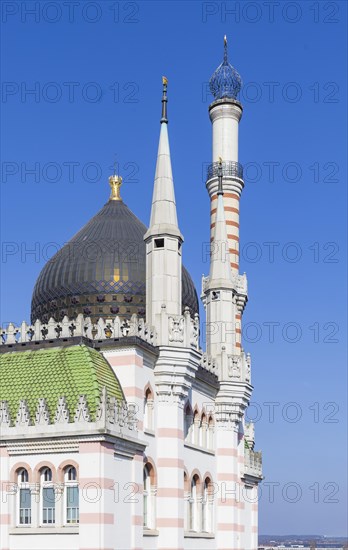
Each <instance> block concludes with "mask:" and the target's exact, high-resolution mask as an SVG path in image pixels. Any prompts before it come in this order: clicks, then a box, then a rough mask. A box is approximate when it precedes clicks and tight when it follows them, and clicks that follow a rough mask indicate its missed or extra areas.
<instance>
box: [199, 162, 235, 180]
mask: <svg viewBox="0 0 348 550" xmlns="http://www.w3.org/2000/svg"><path fill="white" fill-rule="evenodd" d="M219 166H220V163H219V162H213V163H212V164H209V166H208V169H207V180H210V179H211V178H217V177H218V175H219ZM222 175H223V176H224V177H230V178H238V179H241V180H242V179H243V166H242V165H241V164H240V162H235V161H227V162H222Z"/></svg>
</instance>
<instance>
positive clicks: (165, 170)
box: [144, 77, 183, 343]
mask: <svg viewBox="0 0 348 550" xmlns="http://www.w3.org/2000/svg"><path fill="white" fill-rule="evenodd" d="M167 85H168V81H167V79H166V78H165V77H163V96H162V118H161V130H160V138H159V145H158V154H157V165H156V173H155V182H154V189H153V198H152V208H151V219H150V227H149V229H148V231H147V232H146V234H145V236H144V240H145V243H146V320H147V322H148V323H149V324H150V325H152V326H154V327H155V328H156V331H157V334H158V338H159V341H158V343H160V342H161V339H162V338H163V337H164V335H162V338H161V319H163V315H164V316H165V317H166V316H168V315H181V313H182V312H181V295H182V289H181V287H182V275H181V269H182V261H181V245H182V243H183V236H182V235H181V233H180V230H179V227H178V220H177V214H176V203H175V194H174V182H173V175H172V165H171V159H170V150H169V140H168V118H167V101H168V99H167ZM166 323H167V320H166Z"/></svg>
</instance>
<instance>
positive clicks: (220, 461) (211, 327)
mask: <svg viewBox="0 0 348 550" xmlns="http://www.w3.org/2000/svg"><path fill="white" fill-rule="evenodd" d="M240 88H241V78H240V76H239V74H238V73H237V71H236V70H235V69H234V68H233V67H232V66H231V65H230V64H229V62H228V57H227V40H226V37H225V39H224V59H223V62H222V63H221V65H220V66H219V67H218V68H217V69H216V71H215V73H214V74H213V76H212V78H211V80H210V89H211V92H212V94H213V96H214V101H213V102H212V103H211V105H210V106H209V115H210V120H211V122H212V127H213V159H212V161H213V162H212V164H211V165H210V166H209V168H208V178H207V184H206V185H207V189H208V193H209V196H210V201H211V220H210V223H211V255H210V272H209V276H208V277H205V278H203V293H202V298H203V303H204V306H205V309H206V316H207V328H206V344H207V354H208V355H209V356H211V358H212V360H213V361H214V362H215V363H216V365H217V373H218V377H219V389H218V392H217V395H216V398H215V426H216V429H215V443H216V449H215V455H216V475H217V480H218V483H219V482H221V484H220V485H219V493H218V497H217V503H216V546H217V548H234V549H239V550H256V548H257V535H256V529H257V527H256V519H252V520H251V518H254V515H255V514H254V508H253V506H254V507H255V506H256V504H253V505H252V504H251V502H253V503H255V502H256V500H252V498H255V497H256V498H257V483H258V482H259V481H260V479H259V478H256V477H251V478H250V476H249V478H248V479H246V474H245V471H246V469H245V468H246V467H247V466H246V465H247V462H246V460H247V459H246V458H245V450H244V440H243V429H244V428H243V426H244V413H245V409H246V407H247V406H248V404H249V402H250V397H251V394H252V386H251V369H250V356H249V355H247V354H245V352H244V351H243V349H242V344H241V316H242V313H243V309H244V306H245V303H246V300H247V283H246V276H245V275H240V274H239V199H240V196H241V192H242V190H243V187H244V182H243V169H242V166H241V165H240V164H239V162H238V129H239V121H240V119H241V116H242V105H241V104H240V102H239V101H238V100H237V95H238V93H239V90H240ZM243 491H244V492H245V491H251V496H252V498H250V502H249V501H245V499H244V498H243V495H244V492H243ZM248 494H249V493H248ZM253 514H254V515H253Z"/></svg>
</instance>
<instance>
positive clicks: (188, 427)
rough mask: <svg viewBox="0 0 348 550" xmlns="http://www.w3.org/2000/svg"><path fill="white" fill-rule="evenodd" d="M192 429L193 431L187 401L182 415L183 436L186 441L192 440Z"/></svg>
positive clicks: (191, 415) (190, 411)
mask: <svg viewBox="0 0 348 550" xmlns="http://www.w3.org/2000/svg"><path fill="white" fill-rule="evenodd" d="M192 431H193V414H192V409H191V407H190V404H189V403H187V405H186V407H185V416H184V436H185V440H186V441H188V442H191V441H192Z"/></svg>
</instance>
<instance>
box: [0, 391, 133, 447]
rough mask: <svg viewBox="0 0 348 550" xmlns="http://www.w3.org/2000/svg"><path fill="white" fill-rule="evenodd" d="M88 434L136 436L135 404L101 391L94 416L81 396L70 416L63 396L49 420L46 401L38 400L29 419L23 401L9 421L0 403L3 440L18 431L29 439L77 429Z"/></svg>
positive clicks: (9, 416) (7, 410)
mask: <svg viewBox="0 0 348 550" xmlns="http://www.w3.org/2000/svg"><path fill="white" fill-rule="evenodd" d="M87 425H88V428H89V430H93V429H95V430H97V431H98V430H99V431H100V430H101V431H105V430H111V431H113V432H115V431H116V432H118V433H123V434H125V435H126V434H128V435H132V434H133V437H134V435H135V432H137V417H136V408H135V404H134V403H127V402H126V401H117V399H116V398H115V397H110V396H108V394H107V391H106V388H105V387H104V388H103V390H102V392H101V395H100V399H99V402H98V403H97V407H96V412H95V413H94V414H91V412H90V410H89V407H88V403H87V401H86V397H85V396H84V395H81V396H80V397H79V400H78V403H77V404H76V408H75V410H74V413H73V415H71V414H70V413H69V409H68V406H67V403H66V399H65V397H64V396H62V397H59V399H58V401H57V406H56V409H55V412H54V416H53V415H52V417H51V416H50V413H49V410H48V407H47V403H46V399H45V398H44V397H42V398H40V399H39V400H38V403H37V408H36V412H35V414H34V415H30V412H29V407H28V404H27V402H26V400H21V401H20V402H19V404H18V411H17V415H16V417H15V418H11V415H10V412H9V406H8V402H7V401H0V427H1V433H2V436H5V435H11V434H12V433H14V434H15V433H17V432H18V430H19V429H20V433H21V434H22V435H26V434H27V435H30V434H32V435H33V434H35V433H37V431H38V429H39V431H40V433H42V432H45V433H46V432H47V433H51V434H54V433H56V432H57V431H62V432H75V431H76V430H78V429H81V428H82V429H86V427H87Z"/></svg>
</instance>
